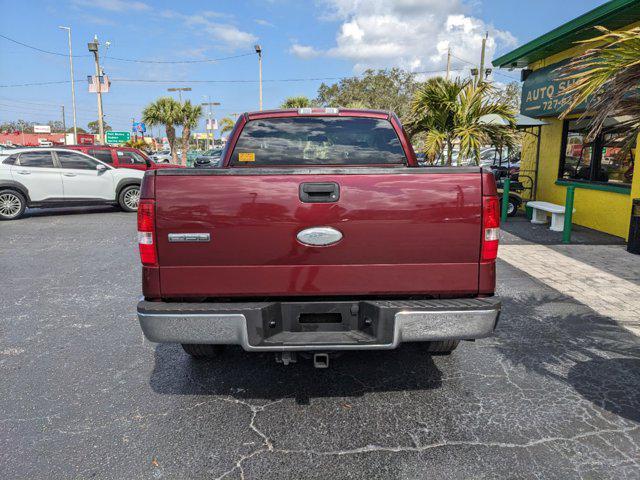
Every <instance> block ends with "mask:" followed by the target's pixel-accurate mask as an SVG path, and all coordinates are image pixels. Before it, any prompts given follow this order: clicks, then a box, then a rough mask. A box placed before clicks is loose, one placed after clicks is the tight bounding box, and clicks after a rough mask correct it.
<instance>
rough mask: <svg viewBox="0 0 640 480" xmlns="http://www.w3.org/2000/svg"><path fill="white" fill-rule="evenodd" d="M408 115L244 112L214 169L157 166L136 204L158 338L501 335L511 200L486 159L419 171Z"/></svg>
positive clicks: (288, 350) (382, 339) (322, 341)
mask: <svg viewBox="0 0 640 480" xmlns="http://www.w3.org/2000/svg"><path fill="white" fill-rule="evenodd" d="M417 167H418V162H417V160H416V155H415V153H414V151H413V149H412V148H411V145H410V143H409V140H408V138H407V137H406V135H405V134H404V132H403V129H402V126H401V124H400V121H399V119H398V118H397V117H396V116H395V115H393V114H390V113H389V112H382V111H373V110H343V109H333V108H328V109H316V108H314V109H300V110H298V111H294V110H285V111H283V110H274V111H263V112H254V113H249V114H244V115H243V116H242V117H240V119H239V121H238V123H237V124H236V126H235V128H234V130H233V132H232V134H231V136H230V140H229V144H228V146H227V149H226V150H225V153H224V155H223V160H222V167H221V168H215V169H202V170H198V169H173V170H154V171H152V172H148V173H147V175H146V176H145V178H144V181H143V185H142V195H141V200H140V208H139V210H138V232H139V233H138V238H139V249H140V258H141V261H142V265H143V275H142V290H143V294H144V299H143V300H142V301H141V302H140V303H139V304H138V307H137V311H138V318H139V321H140V325H141V327H142V331H143V332H144V334H145V336H146V338H147V339H149V340H151V341H153V342H175V343H181V344H182V345H183V348H184V350H185V351H186V352H187V353H189V354H190V355H192V356H194V357H203V356H213V355H215V354H217V353H218V352H219V351H220V348H221V346H222V345H227V344H237V345H241V346H242V347H243V348H244V349H245V350H247V351H260V352H275V353H276V359H277V360H279V361H281V362H283V363H289V362H291V361H295V354H296V352H300V351H304V352H310V354H312V355H313V359H314V364H315V365H316V366H318V367H326V366H327V365H328V362H329V358H330V357H329V355H330V354H333V353H334V352H336V351H341V350H377V349H393V348H396V347H397V346H398V345H400V344H401V343H403V342H424V344H425V351H426V352H430V353H436V352H437V353H445V354H446V353H451V351H453V350H454V349H455V348H456V346H457V345H458V342H459V341H460V340H473V339H476V338H481V337H485V336H488V335H491V334H492V332H493V330H494V329H495V326H496V322H497V319H498V315H499V312H500V305H501V304H500V299H499V298H498V297H496V296H495V295H494V289H495V260H496V256H497V250H498V234H499V211H500V207H499V205H498V197H497V195H496V183H495V179H494V177H493V175H492V174H491V173H490V172H488V171H486V170H483V169H481V168H480V167H478V166H474V167H460V168H456V169H443V168H430V167H426V168H417Z"/></svg>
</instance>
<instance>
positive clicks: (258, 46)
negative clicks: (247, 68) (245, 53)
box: [253, 45, 262, 111]
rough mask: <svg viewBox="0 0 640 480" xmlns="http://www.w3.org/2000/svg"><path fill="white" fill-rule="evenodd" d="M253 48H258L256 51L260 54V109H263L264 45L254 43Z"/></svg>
mask: <svg viewBox="0 0 640 480" xmlns="http://www.w3.org/2000/svg"><path fill="white" fill-rule="evenodd" d="M253 48H255V49H256V53H257V54H258V68H259V71H260V73H259V75H260V111H262V47H261V46H260V45H254V46H253Z"/></svg>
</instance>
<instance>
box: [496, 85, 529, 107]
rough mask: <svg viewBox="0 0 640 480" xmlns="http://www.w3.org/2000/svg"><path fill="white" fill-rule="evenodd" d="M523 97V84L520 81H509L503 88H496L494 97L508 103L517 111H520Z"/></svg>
mask: <svg viewBox="0 0 640 480" xmlns="http://www.w3.org/2000/svg"><path fill="white" fill-rule="evenodd" d="M521 97H522V86H521V84H520V82H511V83H507V84H506V85H505V86H504V87H502V88H496V90H495V94H494V95H493V98H495V99H496V100H497V101H499V102H502V103H506V104H507V105H509V106H510V107H511V108H513V110H515V111H516V112H518V111H520V100H521Z"/></svg>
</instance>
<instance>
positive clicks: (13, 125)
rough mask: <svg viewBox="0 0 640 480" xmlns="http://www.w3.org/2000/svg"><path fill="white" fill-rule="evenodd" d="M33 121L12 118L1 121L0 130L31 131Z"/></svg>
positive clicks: (11, 131)
mask: <svg viewBox="0 0 640 480" xmlns="http://www.w3.org/2000/svg"><path fill="white" fill-rule="evenodd" d="M34 124H35V122H27V121H26V120H12V121H9V122H3V123H2V124H1V125H0V131H2V132H10V133H13V132H24V133H33V125H34Z"/></svg>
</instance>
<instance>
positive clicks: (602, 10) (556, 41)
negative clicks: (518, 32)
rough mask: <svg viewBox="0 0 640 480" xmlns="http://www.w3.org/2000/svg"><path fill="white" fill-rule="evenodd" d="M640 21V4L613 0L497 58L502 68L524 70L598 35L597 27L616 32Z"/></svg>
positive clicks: (497, 65)
mask: <svg viewBox="0 0 640 480" xmlns="http://www.w3.org/2000/svg"><path fill="white" fill-rule="evenodd" d="M638 21H640V0H612V1H610V2H607V3H605V4H604V5H601V6H599V7H597V8H594V9H593V10H591V11H590V12H587V13H585V14H584V15H581V16H579V17H578V18H575V19H574V20H571V21H570V22H567V23H565V24H564V25H561V26H559V27H558V28H555V29H553V30H551V31H550V32H548V33H545V34H544V35H542V36H541V37H538V38H536V39H535V40H532V41H530V42H529V43H527V44H525V45H522V46H521V47H518V48H516V49H515V50H513V51H511V52H509V53H507V54H505V55H502V56H501V57H499V58H496V59H495V60H494V61H493V62H492V63H493V66H494V67H499V68H524V67H526V66H528V65H530V64H532V63H533V62H536V61H538V60H542V59H544V58H547V57H549V56H551V55H555V54H556V53H560V52H562V51H564V50H568V49H569V48H571V47H573V46H574V45H575V42H577V41H580V40H586V39H588V38H591V37H593V36H595V35H597V33H598V32H597V31H596V30H595V29H594V28H593V27H596V26H602V27H606V28H608V29H610V30H616V29H621V28H624V27H626V26H627V25H631V24H632V23H635V22H638Z"/></svg>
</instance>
